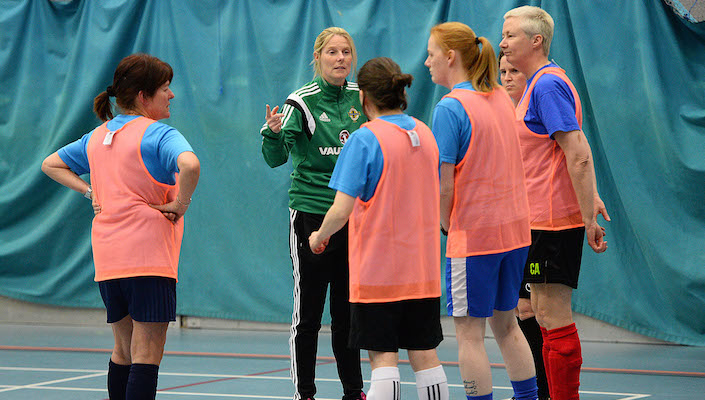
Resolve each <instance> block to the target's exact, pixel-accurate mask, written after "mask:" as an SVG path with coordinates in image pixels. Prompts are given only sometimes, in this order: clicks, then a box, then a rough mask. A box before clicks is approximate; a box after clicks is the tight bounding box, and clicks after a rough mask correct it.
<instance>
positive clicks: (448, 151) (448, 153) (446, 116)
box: [431, 97, 472, 164]
mask: <svg viewBox="0 0 705 400" xmlns="http://www.w3.org/2000/svg"><path fill="white" fill-rule="evenodd" d="M431 131H433V136H435V137H436V143H438V152H439V155H440V162H445V163H449V164H458V163H459V162H460V161H462V159H463V158H464V157H465V153H466V152H467V151H468V146H469V144H470V136H471V133H472V126H471V125H470V118H468V116H467V112H465V108H463V105H462V104H461V103H460V102H459V101H458V100H457V99H454V98H450V97H447V98H444V99H441V101H439V102H438V104H436V107H435V108H434V109H433V121H432V128H431Z"/></svg>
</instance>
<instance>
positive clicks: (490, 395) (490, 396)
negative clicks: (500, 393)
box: [465, 393, 492, 400]
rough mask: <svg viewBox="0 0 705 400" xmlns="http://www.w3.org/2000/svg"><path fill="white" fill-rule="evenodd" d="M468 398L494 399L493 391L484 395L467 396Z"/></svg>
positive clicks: (469, 399) (470, 399) (471, 399)
mask: <svg viewBox="0 0 705 400" xmlns="http://www.w3.org/2000/svg"><path fill="white" fill-rule="evenodd" d="M465 397H467V398H468V400H492V393H490V394H486V395H484V396H467V395H466V396H465Z"/></svg>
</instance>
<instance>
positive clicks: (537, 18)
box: [504, 6, 555, 57]
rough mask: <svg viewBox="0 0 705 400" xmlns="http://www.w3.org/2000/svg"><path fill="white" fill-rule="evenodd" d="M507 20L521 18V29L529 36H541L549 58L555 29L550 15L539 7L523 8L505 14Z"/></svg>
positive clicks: (544, 49) (544, 50)
mask: <svg viewBox="0 0 705 400" xmlns="http://www.w3.org/2000/svg"><path fill="white" fill-rule="evenodd" d="M507 18H519V20H520V26H521V29H522V30H523V31H524V33H525V34H526V35H527V36H529V37H531V36H534V35H541V37H543V53H544V55H545V56H546V57H548V53H549V51H550V50H551V41H552V40H553V30H554V27H555V24H554V22H553V18H552V17H551V15H550V14H548V13H547V12H546V11H544V10H543V9H541V8H539V7H533V6H521V7H517V8H514V9H511V10H509V11H507V13H506V14H504V19H505V20H506V19H507Z"/></svg>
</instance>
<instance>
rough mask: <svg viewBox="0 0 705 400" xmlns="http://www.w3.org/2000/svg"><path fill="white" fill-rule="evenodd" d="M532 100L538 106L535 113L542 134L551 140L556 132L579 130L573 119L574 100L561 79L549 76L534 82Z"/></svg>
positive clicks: (568, 88)
mask: <svg viewBox="0 0 705 400" xmlns="http://www.w3.org/2000/svg"><path fill="white" fill-rule="evenodd" d="M532 98H533V100H534V104H538V107H536V111H535V113H536V115H537V116H538V117H539V118H540V120H541V122H542V124H543V126H544V128H545V132H543V133H548V134H549V135H550V136H551V138H553V134H554V133H556V132H570V131H577V130H580V124H578V120H577V118H576V117H575V98H574V97H573V92H572V91H571V90H570V86H568V84H567V83H566V82H565V81H564V80H563V79H561V78H559V77H557V76H555V75H551V74H546V75H544V76H542V77H541V78H540V79H539V81H538V82H536V86H535V87H534V91H533V93H532ZM532 130H533V129H532Z"/></svg>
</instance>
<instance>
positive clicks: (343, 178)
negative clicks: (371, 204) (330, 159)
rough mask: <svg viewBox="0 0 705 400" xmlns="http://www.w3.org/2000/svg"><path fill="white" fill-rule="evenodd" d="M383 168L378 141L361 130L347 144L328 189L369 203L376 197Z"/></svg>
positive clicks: (369, 132) (339, 157) (372, 135)
mask: <svg viewBox="0 0 705 400" xmlns="http://www.w3.org/2000/svg"><path fill="white" fill-rule="evenodd" d="M383 168H384V159H383V156H382V148H381V147H380V145H379V142H378V141H377V137H375V135H374V134H373V133H372V131H370V130H369V129H367V128H360V129H358V130H356V131H355V132H353V134H352V135H350V138H349V139H348V140H347V141H346V142H345V146H343V150H342V151H341V152H340V155H339V156H338V161H337V162H336V163H335V169H333V175H332V176H331V178H330V182H329V183H328V186H329V187H331V188H332V189H335V190H339V191H341V192H343V193H345V194H347V195H350V196H352V197H359V198H360V200H362V201H368V200H369V199H371V198H372V196H373V195H374V194H375V190H376V189H377V184H378V183H379V178H380V177H381V176H382V170H383Z"/></svg>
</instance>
